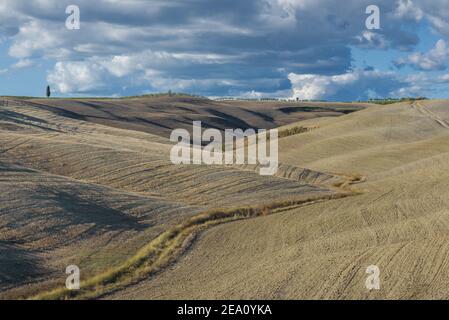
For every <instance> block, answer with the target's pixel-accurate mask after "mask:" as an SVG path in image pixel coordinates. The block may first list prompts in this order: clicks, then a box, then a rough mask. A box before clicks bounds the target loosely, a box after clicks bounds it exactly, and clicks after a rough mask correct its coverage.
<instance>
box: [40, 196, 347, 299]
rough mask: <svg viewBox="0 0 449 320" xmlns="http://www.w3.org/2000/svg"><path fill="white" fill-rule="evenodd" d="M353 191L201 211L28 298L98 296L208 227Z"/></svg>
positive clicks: (135, 277)
mask: <svg viewBox="0 0 449 320" xmlns="http://www.w3.org/2000/svg"><path fill="white" fill-rule="evenodd" d="M355 194H356V193H355V192H345V193H338V194H332V195H326V196H315V197H311V198H308V199H302V200H289V201H282V202H276V203H272V204H269V205H263V206H254V207H243V208H235V209H229V210H214V211H211V212H205V213H201V214H199V215H197V216H195V217H192V218H190V219H188V220H187V221H185V222H183V223H181V224H179V225H177V226H175V227H173V228H170V229H168V230H167V231H165V232H163V233H162V234H160V235H159V236H158V237H157V238H155V239H154V240H152V241H151V242H150V243H148V244H147V245H145V246H144V247H143V248H141V249H140V250H139V251H138V252H137V253H136V254H135V255H134V256H133V257H131V258H130V259H129V260H127V261H126V262H124V263H123V264H122V265H120V266H118V267H116V268H113V269H110V270H107V271H105V272H103V273H101V274H99V275H97V276H94V277H92V278H90V279H87V280H85V281H82V282H81V284H80V290H68V289H66V288H58V289H54V290H52V291H49V292H44V293H41V294H38V295H37V296H34V297H32V299H37V300H65V299H93V298H98V297H100V296H102V295H104V294H106V293H108V292H112V291H115V290H118V289H121V288H124V287H126V286H128V285H130V284H133V283H137V282H138V281H139V280H142V279H144V278H148V276H151V275H152V274H154V273H156V272H158V271H160V270H161V269H162V268H164V267H166V266H167V265H169V264H170V263H172V262H174V261H175V260H176V259H177V258H178V257H179V255H180V254H181V253H182V251H183V249H184V248H185V245H186V242H188V241H189V240H190V239H192V238H193V237H194V236H195V235H196V234H197V233H199V232H200V231H202V230H204V229H206V228H208V227H211V226H214V225H218V224H221V223H225V222H230V221H234V220H241V219H248V218H252V217H257V216H263V215H268V214H271V213H273V211H274V210H276V209H282V208H287V207H293V206H301V205H305V204H311V203H314V202H317V201H322V200H331V199H339V198H344V197H348V196H351V195H355Z"/></svg>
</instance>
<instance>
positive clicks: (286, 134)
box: [278, 126, 310, 138]
mask: <svg viewBox="0 0 449 320" xmlns="http://www.w3.org/2000/svg"><path fill="white" fill-rule="evenodd" d="M308 131H310V129H309V128H305V127H303V126H300V127H298V126H296V127H293V128H289V129H284V130H279V132H278V137H279V138H285V137H289V136H294V135H297V134H301V133H304V132H308Z"/></svg>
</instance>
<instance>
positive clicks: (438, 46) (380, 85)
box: [0, 0, 449, 101]
mask: <svg viewBox="0 0 449 320" xmlns="http://www.w3.org/2000/svg"><path fill="white" fill-rule="evenodd" d="M69 5H77V6H78V7H79V9H80V14H81V15H80V18H81V28H80V29H79V30H68V29H67V28H66V19H67V17H68V15H67V14H66V7H67V6H69ZM369 5H377V6H378V7H379V8H380V29H378V30H368V29H367V27H366V25H365V20H366V19H367V17H368V16H369V15H368V14H366V12H365V11H366V8H367V6H369ZM0 56H1V59H0V95H33V96H42V95H43V94H44V93H45V87H46V85H47V83H48V84H49V85H50V86H51V87H52V90H53V92H54V95H55V96H125V95H135V94H143V93H150V92H166V91H168V90H172V91H176V92H188V93H195V94H201V95H205V96H210V97H215V96H239V97H292V96H293V97H299V98H301V99H327V100H346V101H347V100H359V99H367V98H377V97H387V96H417V95H423V96H427V97H444V98H449V90H448V89H449V68H448V66H449V0H431V1H430V0H399V1H396V0H379V1H375V0H369V1H365V0H345V1H342V0H333V1H331V0H244V1H243V0H173V1H172V0H97V1H90V0H78V1H77V0H69V1H66V0H0Z"/></svg>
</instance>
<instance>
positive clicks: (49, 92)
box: [47, 86, 51, 98]
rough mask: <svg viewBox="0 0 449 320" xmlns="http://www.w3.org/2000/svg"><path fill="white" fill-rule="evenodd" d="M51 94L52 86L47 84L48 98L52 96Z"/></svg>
mask: <svg viewBox="0 0 449 320" xmlns="http://www.w3.org/2000/svg"><path fill="white" fill-rule="evenodd" d="M50 96H51V91H50V86H47V98H50Z"/></svg>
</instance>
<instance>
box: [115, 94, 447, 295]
mask: <svg viewBox="0 0 449 320" xmlns="http://www.w3.org/2000/svg"><path fill="white" fill-rule="evenodd" d="M423 108H425V109H426V110H424V112H423V110H422V109H423ZM435 116H437V117H438V118H435ZM448 118H449V102H448V101H425V102H420V105H416V104H410V103H403V104H395V105H388V106H373V107H370V108H368V109H366V110H363V111H360V112H356V113H352V114H349V115H346V116H342V117H339V118H334V119H314V120H308V121H306V123H307V124H314V125H316V126H317V129H315V130H312V131H310V132H308V133H304V134H300V135H295V136H291V137H287V138H284V139H282V140H281V142H280V146H281V161H282V162H283V163H287V164H290V165H294V166H301V167H307V168H311V169H314V170H318V171H324V172H332V173H340V174H346V175H360V176H364V177H365V182H362V183H359V184H357V185H354V186H353V188H357V189H358V190H360V191H362V192H363V194H361V195H358V196H356V197H349V198H344V199H336V200H331V201H326V202H323V203H316V204H310V205H307V206H304V207H300V208H294V209H292V210H286V211H284V212H281V213H277V214H275V215H270V216H266V217H259V218H255V219H252V220H246V221H237V222H233V223H228V224H224V225H220V226H217V227H215V228H212V229H209V230H207V231H206V232H204V233H203V234H202V235H201V236H200V238H199V239H198V241H197V242H196V244H195V245H194V247H193V249H192V250H191V252H190V253H189V254H187V255H185V256H184V257H183V258H182V259H181V260H180V261H179V263H177V264H176V265H175V266H173V267H172V268H170V269H168V270H166V271H165V272H163V273H161V274H159V275H158V276H157V277H154V278H151V279H148V280H147V281H144V282H142V283H140V284H138V285H135V286H131V287H128V288H127V289H125V290H122V291H119V292H117V293H116V294H115V295H112V296H110V298H123V297H125V298H148V299H154V298H156V299H161V298H186V297H188V298H194V299H195V298H203V299H205V298H207V299H211V298H212V299H214V298H224V299H240V298H245V299H254V298H256V299H304V298H305V299H354V298H362V299H372V298H392V299H406V298H417V299H429V298H434V299H442V298H444V299H447V298H449V289H448V288H449V277H448V275H449V232H448V231H449V200H448V199H449V130H448V129H447V128H446V126H445V125H444V122H443V121H447V119H448ZM370 265H376V266H378V267H379V269H380V281H381V289H380V290H378V291H377V290H374V291H369V290H367V289H366V287H365V280H366V278H367V276H368V275H367V274H366V273H365V271H366V268H367V267H368V266H370Z"/></svg>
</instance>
